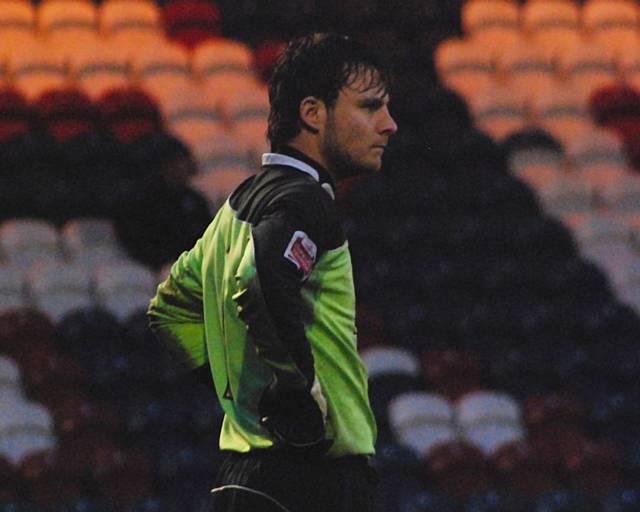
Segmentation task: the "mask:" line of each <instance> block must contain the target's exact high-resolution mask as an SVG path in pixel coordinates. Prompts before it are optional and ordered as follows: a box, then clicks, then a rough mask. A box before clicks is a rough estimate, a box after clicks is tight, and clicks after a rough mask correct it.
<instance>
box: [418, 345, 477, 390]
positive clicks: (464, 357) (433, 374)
mask: <svg viewBox="0 0 640 512" xmlns="http://www.w3.org/2000/svg"><path fill="white" fill-rule="evenodd" d="M422 369H423V374H424V376H425V379H426V383H427V386H428V387H429V389H434V390H435V391H437V392H438V393H440V394H443V395H445V396H446V397H448V398H450V399H451V400H455V399H457V398H458V397H460V396H462V395H464V394H465V393H467V392H469V391H472V390H474V389H478V388H479V387H481V378H480V377H481V365H480V361H479V359H478V358H477V357H476V355H475V354H474V353H472V352H469V351H458V350H429V351H426V352H424V354H423V355H422Z"/></svg>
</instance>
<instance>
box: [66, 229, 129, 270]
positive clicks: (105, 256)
mask: <svg viewBox="0 0 640 512" xmlns="http://www.w3.org/2000/svg"><path fill="white" fill-rule="evenodd" d="M60 234H61V238H62V245H63V249H64V252H65V254H66V255H67V256H68V258H69V259H70V260H71V261H72V262H74V263H77V264H88V265H93V264H99V263H106V262H108V261H114V260H118V259H124V258H125V255H124V252H123V251H122V248H121V247H120V246H119V244H118V239H117V237H116V233H115V229H114V226H113V222H112V221H110V220H109V219H106V218H102V219H97V218H87V217H85V218H75V219H72V220H69V221H67V222H66V223H65V224H64V226H62V229H61V231H60Z"/></svg>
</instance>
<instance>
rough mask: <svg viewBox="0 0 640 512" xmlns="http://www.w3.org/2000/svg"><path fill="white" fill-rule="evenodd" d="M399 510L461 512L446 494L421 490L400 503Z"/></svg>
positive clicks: (406, 511) (408, 511) (400, 511)
mask: <svg viewBox="0 0 640 512" xmlns="http://www.w3.org/2000/svg"><path fill="white" fill-rule="evenodd" d="M398 510H399V512H461V508H459V507H458V506H457V504H456V503H455V502H454V501H453V500H452V499H451V498H449V497H447V496H446V495H445V494H440V493H437V492H431V491H421V492H419V493H418V494H415V495H413V496H409V497H407V498H406V499H404V500H403V501H402V502H401V503H400V508H399V509H398Z"/></svg>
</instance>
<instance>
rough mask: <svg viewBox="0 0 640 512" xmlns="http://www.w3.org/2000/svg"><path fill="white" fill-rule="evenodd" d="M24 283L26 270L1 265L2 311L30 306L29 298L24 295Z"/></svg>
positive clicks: (0, 294)
mask: <svg viewBox="0 0 640 512" xmlns="http://www.w3.org/2000/svg"><path fill="white" fill-rule="evenodd" d="M24 282H25V269H24V268H22V267H18V266H11V265H0V311H5V310H8V309H13V308H16V307H20V306H25V305H27V304H28V297H27V296H26V295H25V293H24Z"/></svg>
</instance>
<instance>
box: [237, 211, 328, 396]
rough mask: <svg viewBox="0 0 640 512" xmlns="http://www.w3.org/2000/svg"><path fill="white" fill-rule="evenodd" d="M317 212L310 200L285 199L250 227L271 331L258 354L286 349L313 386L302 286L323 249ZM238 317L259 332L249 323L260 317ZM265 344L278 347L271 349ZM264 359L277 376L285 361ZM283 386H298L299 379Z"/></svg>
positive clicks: (289, 356)
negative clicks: (272, 334) (272, 332)
mask: <svg viewBox="0 0 640 512" xmlns="http://www.w3.org/2000/svg"><path fill="white" fill-rule="evenodd" d="M320 213H321V212H319V211H318V208H316V207H314V201H313V200H312V199H310V198H307V199H306V201H305V200H304V198H301V199H299V200H289V201H285V202H280V203H279V204H277V205H275V206H274V207H272V208H269V210H268V211H267V212H265V214H264V215H263V216H262V218H261V219H260V221H259V222H257V223H256V224H255V225H254V227H253V228H252V236H253V242H254V250H255V263H256V271H257V277H258V281H259V283H260V289H261V292H262V296H263V299H264V307H265V308H266V309H267V311H266V313H267V316H268V320H269V323H270V324H271V326H272V328H273V331H274V332H275V336H273V337H272V338H269V337H264V338H263V339H262V340H261V343H262V346H261V347H259V352H262V353H263V354H279V353H283V354H284V353H286V355H287V356H288V357H287V359H288V358H290V359H291V360H293V362H294V364H295V365H296V367H297V370H298V371H299V372H301V373H302V375H303V376H304V379H303V385H304V386H305V387H308V388H310V387H311V386H312V384H313V381H314V377H315V372H314V364H313V355H312V352H311V346H310V344H309V342H308V340H307V338H306V335H305V318H306V315H308V314H310V312H308V311H305V305H304V303H303V300H302V297H301V288H302V285H303V283H304V281H305V279H306V278H307V277H308V276H309V274H310V273H311V272H312V271H313V268H314V265H315V263H316V261H317V260H318V259H319V258H320V256H321V255H322V253H323V252H324V251H325V250H326V248H325V239H326V236H325V233H324V231H325V228H326V227H325V226H324V225H323V224H324V223H323V222H322V220H323V216H322V215H321V214H320ZM262 318H264V317H262ZM243 320H244V321H245V323H247V324H248V328H249V330H250V331H251V330H255V331H259V330H260V326H255V325H251V324H252V322H256V321H260V320H259V316H257V317H245V318H243ZM269 339H271V341H269ZM265 340H266V341H265ZM268 343H272V344H279V345H280V347H270V346H267V345H266V344H268ZM266 362H267V364H269V365H270V366H271V367H272V368H274V369H275V374H276V377H278V371H277V370H278V367H284V366H285V365H286V362H285V360H284V359H283V360H282V361H281V362H278V361H273V360H271V361H269V360H267V361H266ZM284 385H291V386H298V385H299V381H297V382H296V383H293V382H289V383H288V384H287V383H285V384H284Z"/></svg>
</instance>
